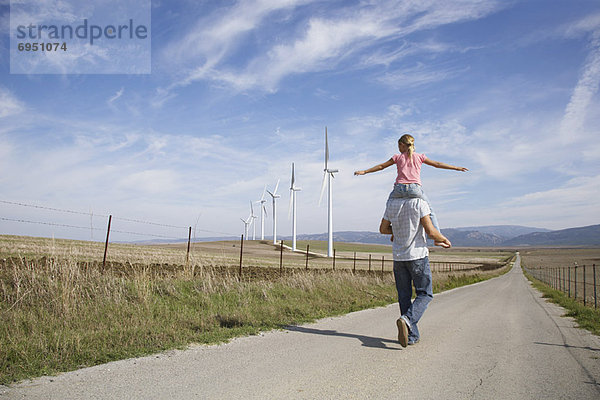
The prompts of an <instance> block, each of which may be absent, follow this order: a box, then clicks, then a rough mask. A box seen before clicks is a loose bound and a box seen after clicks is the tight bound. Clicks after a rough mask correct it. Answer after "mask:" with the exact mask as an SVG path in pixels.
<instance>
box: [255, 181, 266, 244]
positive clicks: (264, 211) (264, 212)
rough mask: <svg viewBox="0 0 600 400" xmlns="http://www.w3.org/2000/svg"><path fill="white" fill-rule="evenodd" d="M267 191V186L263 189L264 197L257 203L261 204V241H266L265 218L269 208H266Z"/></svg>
mask: <svg viewBox="0 0 600 400" xmlns="http://www.w3.org/2000/svg"><path fill="white" fill-rule="evenodd" d="M266 191H267V185H265V188H264V189H263V193H262V196H261V197H260V200H259V201H257V203H260V240H265V217H266V216H267V208H266V207H265V203H266V202H267V200H265V192H266Z"/></svg>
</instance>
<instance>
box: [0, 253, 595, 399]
mask: <svg viewBox="0 0 600 400" xmlns="http://www.w3.org/2000/svg"><path fill="white" fill-rule="evenodd" d="M398 314H399V311H398V305H397V304H394V305H391V306H388V307H383V308H377V309H373V310H366V311H360V312H355V313H351V314H348V315H346V316H343V317H338V318H328V319H324V320H321V321H319V322H317V323H314V324H308V325H303V326H297V327H290V328H289V329H288V330H285V331H272V332H267V333H264V334H261V335H258V336H252V337H245V338H239V339H235V340H233V341H231V342H230V343H228V344H224V345H218V346H196V347H193V348H190V349H188V350H185V351H171V352H166V353H162V354H158V355H154V356H148V357H143V358H137V359H130V360H124V361H118V362H112V363H108V364H104V365H100V366H96V367H91V368H85V369H81V370H78V371H73V372H69V373H65V374H61V375H59V376H56V377H42V378H39V379H35V380H32V381H26V382H22V383H20V384H16V385H12V386H10V387H2V386H0V399H2V400H4V399H61V400H63V399H169V400H176V399H205V398H206V399H240V398H244V399H398V398H414V399H442V398H443V399H519V400H521V399H600V338H599V337H597V336H593V335H591V334H590V333H588V332H587V331H584V330H581V329H577V328H576V327H575V324H574V323H573V321H572V320H571V319H569V318H566V317H562V315H563V314H564V310H563V309H561V308H560V307H557V306H555V305H552V304H549V303H547V302H545V301H544V300H543V299H542V298H541V296H540V294H539V293H538V292H537V291H535V290H534V289H532V288H531V286H530V284H529V283H528V281H527V280H526V279H525V277H524V276H523V273H522V272H521V268H520V266H519V260H517V263H516V264H515V267H514V268H513V269H512V270H511V272H509V273H507V274H505V275H504V276H502V277H499V278H495V279H492V280H489V281H486V282H481V283H478V284H475V285H471V286H468V287H463V288H459V289H454V290H451V291H448V292H445V293H441V294H438V295H435V297H434V300H433V302H432V303H431V304H430V306H429V308H428V309H427V311H426V312H425V314H424V316H423V319H422V320H421V323H420V324H419V327H420V330H421V341H420V342H419V343H418V344H416V345H414V346H409V347H407V348H402V347H401V346H400V345H399V344H398V343H397V341H396V340H397V339H396V338H397V330H396V324H395V321H396V319H397V317H398Z"/></svg>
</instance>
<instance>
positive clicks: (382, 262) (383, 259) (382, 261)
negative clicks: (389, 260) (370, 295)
mask: <svg viewBox="0 0 600 400" xmlns="http://www.w3.org/2000/svg"><path fill="white" fill-rule="evenodd" d="M384 263H385V256H381V275H383V264H384Z"/></svg>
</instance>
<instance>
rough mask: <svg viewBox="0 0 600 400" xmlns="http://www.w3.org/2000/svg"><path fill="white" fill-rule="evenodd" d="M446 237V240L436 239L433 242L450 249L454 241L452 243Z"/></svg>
mask: <svg viewBox="0 0 600 400" xmlns="http://www.w3.org/2000/svg"><path fill="white" fill-rule="evenodd" d="M444 239H445V240H436V241H434V242H433V244H435V245H436V246H440V247H443V248H444V249H449V248H450V247H452V243H450V241H449V240H448V239H446V238H444Z"/></svg>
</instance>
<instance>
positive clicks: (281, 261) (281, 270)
mask: <svg viewBox="0 0 600 400" xmlns="http://www.w3.org/2000/svg"><path fill="white" fill-rule="evenodd" d="M279 272H283V240H282V241H281V246H280V247H279Z"/></svg>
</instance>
